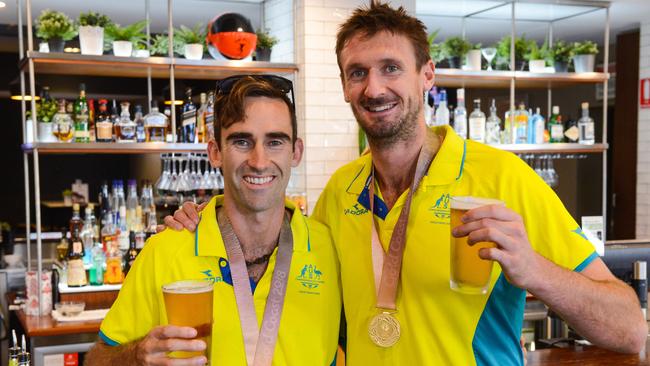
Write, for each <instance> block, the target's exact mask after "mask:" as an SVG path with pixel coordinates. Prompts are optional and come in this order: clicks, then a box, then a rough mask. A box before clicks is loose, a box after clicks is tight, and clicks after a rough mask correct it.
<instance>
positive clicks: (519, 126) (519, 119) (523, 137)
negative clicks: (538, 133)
mask: <svg viewBox="0 0 650 366" xmlns="http://www.w3.org/2000/svg"><path fill="white" fill-rule="evenodd" d="M514 122H515V123H514V126H513V136H514V143H515V144H525V143H526V142H527V141H528V136H527V128H528V112H526V106H525V105H524V103H523V102H521V103H519V109H517V111H516V112H515V121H514Z"/></svg>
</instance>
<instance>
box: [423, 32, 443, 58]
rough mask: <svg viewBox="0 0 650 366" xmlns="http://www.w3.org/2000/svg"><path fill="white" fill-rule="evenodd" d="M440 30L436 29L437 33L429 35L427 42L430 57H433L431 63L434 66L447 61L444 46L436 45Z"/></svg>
mask: <svg viewBox="0 0 650 366" xmlns="http://www.w3.org/2000/svg"><path fill="white" fill-rule="evenodd" d="M438 32H440V29H436V31H435V32H433V33H431V34H429V37H427V40H428V41H429V56H431V61H433V63H434V64H438V63H439V62H440V61H442V60H444V59H445V55H444V54H443V53H442V44H441V43H434V41H435V40H436V37H437V36H438Z"/></svg>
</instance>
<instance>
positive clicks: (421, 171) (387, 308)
mask: <svg viewBox="0 0 650 366" xmlns="http://www.w3.org/2000/svg"><path fill="white" fill-rule="evenodd" d="M436 139H437V137H436V136H435V134H434V132H433V131H431V130H429V129H427V138H426V139H425V142H424V144H423V146H422V148H421V150H420V154H419V156H418V161H417V165H416V167H415V175H414V177H413V182H412V183H411V187H410V190H409V192H408V194H407V196H406V201H405V202H404V207H402V211H401V212H400V215H399V218H398V219H397V223H396V224H395V227H394V228H393V234H392V235H391V238H390V245H389V246H388V253H386V252H384V248H383V247H382V245H381V242H380V240H379V234H378V232H377V227H376V223H375V218H374V198H375V182H374V180H375V174H374V167H373V169H372V173H371V177H370V180H369V184H368V185H369V200H370V217H371V220H372V246H371V248H372V267H373V273H374V278H375V290H376V293H377V308H378V309H379V311H380V313H379V314H378V315H375V316H374V317H373V318H372V319H371V321H370V324H369V325H368V333H369V335H370V338H371V340H372V341H373V342H374V343H375V344H376V345H378V346H380V347H391V346H393V345H394V344H395V343H397V341H398V340H399V337H400V324H399V322H398V321H397V319H395V318H394V317H393V316H392V315H391V313H395V312H396V310H397V307H396V305H395V302H396V299H397V285H398V283H399V277H400V273H401V270H402V258H403V254H404V246H405V244H406V227H407V224H408V217H409V212H410V210H411V202H412V200H413V195H414V194H415V191H416V190H417V188H418V186H419V185H420V182H421V181H422V178H423V177H424V175H425V174H426V172H427V171H428V169H429V165H431V161H432V160H433V155H434V153H435V149H436V147H437V144H436V142H437V140H436Z"/></svg>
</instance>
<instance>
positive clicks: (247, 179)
mask: <svg viewBox="0 0 650 366" xmlns="http://www.w3.org/2000/svg"><path fill="white" fill-rule="evenodd" d="M244 106H245V118H244V121H242V122H235V123H233V124H231V125H229V126H228V127H227V128H224V129H222V130H221V134H220V135H221V136H220V138H221V141H220V147H219V145H218V144H217V143H216V142H215V141H214V140H212V141H210V143H209V145H208V152H209V155H210V162H211V163H212V165H213V166H216V167H220V168H221V171H222V173H223V177H224V186H225V187H224V202H227V201H230V202H231V203H233V204H234V205H235V206H236V207H237V208H238V211H239V212H242V213H247V212H248V213H259V212H263V211H266V210H269V209H271V208H276V207H277V206H278V205H279V206H281V207H284V197H285V189H286V188H287V184H288V183H289V178H290V176H291V168H292V167H295V166H297V165H298V164H299V163H300V159H301V157H302V151H303V144H302V140H300V139H297V140H296V142H295V147H294V146H293V143H292V141H291V136H292V132H293V129H292V127H291V114H290V112H289V108H288V107H287V105H286V104H285V103H284V102H283V101H282V100H280V99H276V98H268V97H246V98H245V100H244Z"/></svg>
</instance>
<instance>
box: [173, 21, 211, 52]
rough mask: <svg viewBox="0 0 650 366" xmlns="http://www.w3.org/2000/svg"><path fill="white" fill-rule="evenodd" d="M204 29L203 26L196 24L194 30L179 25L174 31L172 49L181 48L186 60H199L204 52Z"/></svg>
mask: <svg viewBox="0 0 650 366" xmlns="http://www.w3.org/2000/svg"><path fill="white" fill-rule="evenodd" d="M205 36H206V29H205V27H204V26H203V25H201V24H197V25H196V26H194V28H191V29H190V28H188V27H186V26H184V25H181V27H180V28H179V29H176V30H174V49H176V48H177V47H182V49H183V52H182V54H183V55H184V56H185V58H186V59H188V60H200V59H202V58H203V52H204V51H205Z"/></svg>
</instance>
